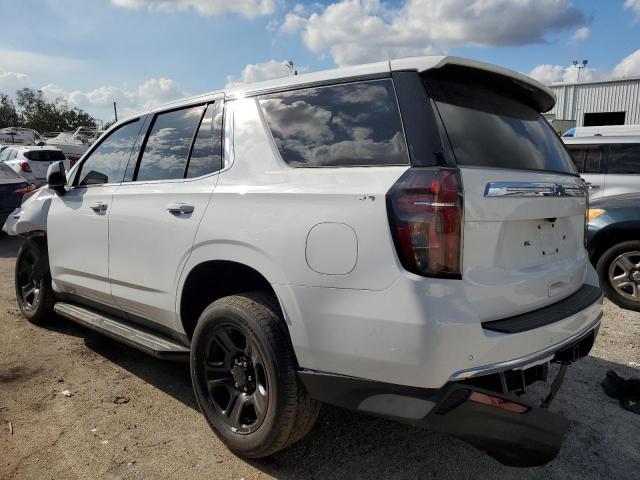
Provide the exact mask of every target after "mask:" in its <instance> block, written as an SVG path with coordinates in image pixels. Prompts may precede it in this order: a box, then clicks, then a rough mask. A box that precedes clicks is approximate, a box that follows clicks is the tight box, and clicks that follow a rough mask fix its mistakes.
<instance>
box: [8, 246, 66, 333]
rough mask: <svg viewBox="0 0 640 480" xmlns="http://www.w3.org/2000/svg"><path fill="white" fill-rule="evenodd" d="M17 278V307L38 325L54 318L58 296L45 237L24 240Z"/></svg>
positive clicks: (17, 266) (17, 265)
mask: <svg viewBox="0 0 640 480" xmlns="http://www.w3.org/2000/svg"><path fill="white" fill-rule="evenodd" d="M14 279H15V280H14V283H15V290H16V299H17V301H18V307H19V308H20V311H21V312H22V315H24V317H25V318H26V319H27V320H29V321H30V322H31V323H34V324H36V325H37V324H42V323H45V322H46V321H48V320H51V319H52V318H54V316H55V314H54V313H53V306H54V305H55V303H56V298H55V295H54V292H53V288H52V287H51V272H50V271H49V255H48V253H47V242H46V240H45V239H44V238H41V237H32V238H29V239H27V240H25V242H24V243H23V244H22V246H21V247H20V250H19V251H18V256H17V257H16V268H15V275H14Z"/></svg>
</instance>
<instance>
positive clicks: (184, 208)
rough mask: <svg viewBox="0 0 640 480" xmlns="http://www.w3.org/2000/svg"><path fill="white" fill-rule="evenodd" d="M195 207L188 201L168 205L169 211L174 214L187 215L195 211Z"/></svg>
mask: <svg viewBox="0 0 640 480" xmlns="http://www.w3.org/2000/svg"><path fill="white" fill-rule="evenodd" d="M194 210H195V207H194V206H193V205H190V204H188V203H170V204H169V205H167V212H169V213H171V214H173V215H187V214H189V213H193V211H194Z"/></svg>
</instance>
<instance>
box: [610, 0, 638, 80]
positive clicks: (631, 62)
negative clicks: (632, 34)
mask: <svg viewBox="0 0 640 480" xmlns="http://www.w3.org/2000/svg"><path fill="white" fill-rule="evenodd" d="M639 5H640V2H639ZM612 74H613V76H614V77H632V76H640V49H638V50H636V51H635V52H633V53H632V54H631V55H628V56H626V57H625V58H623V59H622V60H621V61H620V63H618V64H617V65H616V66H615V67H613V72H612Z"/></svg>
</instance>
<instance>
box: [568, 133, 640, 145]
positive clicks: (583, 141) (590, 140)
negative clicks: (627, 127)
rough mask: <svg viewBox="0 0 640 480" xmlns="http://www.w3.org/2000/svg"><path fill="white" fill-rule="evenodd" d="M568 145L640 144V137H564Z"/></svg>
mask: <svg viewBox="0 0 640 480" xmlns="http://www.w3.org/2000/svg"><path fill="white" fill-rule="evenodd" d="M562 141H563V142H564V143H566V144H567V145H596V144H601V143H640V135H620V136H615V137H614V136H606V135H593V136H591V137H562Z"/></svg>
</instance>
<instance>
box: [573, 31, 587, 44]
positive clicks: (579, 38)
mask: <svg viewBox="0 0 640 480" xmlns="http://www.w3.org/2000/svg"><path fill="white" fill-rule="evenodd" d="M590 33H591V30H590V29H589V27H580V28H579V29H578V30H576V31H575V33H574V34H573V35H572V36H571V41H572V42H574V43H578V42H583V41H585V40H586V39H587V37H588V36H589V34H590Z"/></svg>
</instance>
